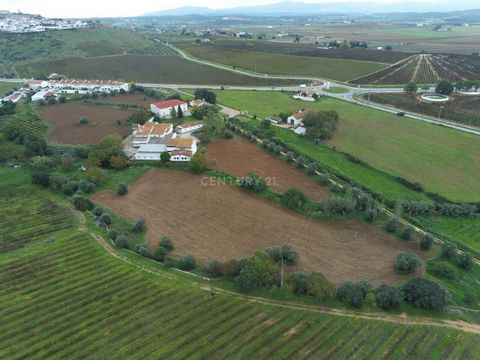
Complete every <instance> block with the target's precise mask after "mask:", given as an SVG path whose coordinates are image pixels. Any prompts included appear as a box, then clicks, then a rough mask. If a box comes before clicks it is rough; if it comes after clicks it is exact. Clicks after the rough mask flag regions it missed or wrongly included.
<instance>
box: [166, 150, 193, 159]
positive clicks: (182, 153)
mask: <svg viewBox="0 0 480 360" xmlns="http://www.w3.org/2000/svg"><path fill="white" fill-rule="evenodd" d="M192 156H193V153H192V152H191V151H190V150H175V151H172V152H171V153H170V161H190V159H191V158H192Z"/></svg>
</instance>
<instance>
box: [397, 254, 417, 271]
mask: <svg viewBox="0 0 480 360" xmlns="http://www.w3.org/2000/svg"><path fill="white" fill-rule="evenodd" d="M421 265H422V261H421V260H420V258H419V257H418V256H417V255H415V254H407V253H404V252H399V253H398V254H397V258H396V260H395V266H394V269H395V271H396V272H397V273H399V274H410V273H412V272H414V271H415V270H416V269H417V268H418V267H420V266H421Z"/></svg>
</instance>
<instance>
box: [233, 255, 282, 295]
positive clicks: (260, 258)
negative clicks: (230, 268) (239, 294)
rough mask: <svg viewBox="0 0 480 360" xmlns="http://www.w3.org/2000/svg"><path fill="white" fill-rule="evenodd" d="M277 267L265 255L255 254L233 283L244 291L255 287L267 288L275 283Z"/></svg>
mask: <svg viewBox="0 0 480 360" xmlns="http://www.w3.org/2000/svg"><path fill="white" fill-rule="evenodd" d="M277 276H278V265H277V264H275V262H273V260H272V259H271V258H270V256H268V255H267V254H266V253H263V252H256V253H255V254H254V255H253V256H252V257H250V258H248V259H247V260H246V261H245V263H244V265H243V267H242V269H241V270H240V273H239V274H238V276H237V277H236V278H235V282H236V283H237V285H238V286H239V287H240V289H242V290H244V291H248V290H252V289H254V288H256V287H268V286H271V285H273V284H275V283H276V281H277Z"/></svg>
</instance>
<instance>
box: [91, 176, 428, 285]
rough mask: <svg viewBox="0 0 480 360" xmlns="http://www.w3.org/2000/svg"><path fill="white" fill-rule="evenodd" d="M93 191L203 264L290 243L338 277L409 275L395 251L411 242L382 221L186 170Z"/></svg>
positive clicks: (302, 265) (311, 263)
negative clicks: (317, 208)
mask: <svg viewBox="0 0 480 360" xmlns="http://www.w3.org/2000/svg"><path fill="white" fill-rule="evenodd" d="M92 198H93V200H94V201H96V202H97V203H98V204H101V205H102V206H105V207H107V208H109V209H111V210H112V211H113V212H115V213H117V214H119V215H121V216H123V217H125V218H126V219H128V220H130V221H133V220H134V219H135V218H138V217H140V216H143V217H144V218H145V219H146V224H147V240H148V242H149V243H150V244H151V245H152V247H154V248H156V247H157V245H158V241H159V239H160V238H161V237H162V236H164V235H168V236H170V237H171V238H172V240H173V243H174V245H175V250H174V252H173V253H172V255H173V256H174V257H181V256H184V255H186V254H191V255H193V256H195V257H196V259H197V260H198V261H199V262H200V263H201V264H206V263H207V262H208V261H209V260H212V259H218V260H221V261H226V260H229V259H232V258H242V257H247V256H250V255H251V254H252V253H254V252H255V251H257V250H264V249H265V248H267V247H268V246H272V245H280V244H283V243H286V242H289V243H291V244H293V245H294V246H295V247H296V248H297V250H298V251H299V253H300V261H299V264H298V265H297V266H296V269H305V270H316V271H321V272H323V273H325V275H326V276H327V277H328V278H329V279H331V280H332V281H333V282H335V283H337V284H339V283H341V282H343V281H347V280H361V279H366V280H369V281H371V282H372V283H374V284H376V285H378V284H380V283H382V282H387V283H392V282H397V281H401V280H405V279H406V278H407V277H406V276H401V275H397V274H396V273H395V272H394V271H393V269H392V266H393V263H394V259H395V255H396V253H397V252H398V251H413V250H414V245H411V244H408V243H407V242H405V241H402V240H400V239H398V238H396V237H394V236H393V235H390V234H388V233H386V232H385V231H384V230H383V229H381V228H379V227H378V225H374V224H366V223H360V222H358V221H330V220H329V221H319V220H314V219H310V218H307V217H305V216H303V215H300V214H297V213H294V212H291V211H288V210H286V209H284V208H282V207H280V206H278V205H275V204H273V203H271V202H269V201H267V200H264V199H262V198H259V197H258V196H256V195H254V194H251V193H248V192H245V191H243V190H241V189H238V188H234V187H231V186H229V185H221V184H218V183H217V181H216V179H213V178H210V177H206V176H199V175H193V174H191V173H188V172H183V171H175V170H164V169H155V170H151V171H150V172H148V173H146V174H145V175H143V176H142V177H141V178H140V179H138V180H137V181H136V182H134V183H133V184H132V185H131V186H130V188H129V192H128V195H126V196H118V195H117V194H116V193H115V192H113V191H103V192H99V193H97V194H95V195H94V196H93V197H92ZM422 271H423V270H422ZM416 275H418V274H416Z"/></svg>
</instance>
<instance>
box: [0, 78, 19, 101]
mask: <svg viewBox="0 0 480 360" xmlns="http://www.w3.org/2000/svg"><path fill="white" fill-rule="evenodd" d="M22 85H23V84H22V83H12V82H5V81H0V97H2V96H4V95H5V94H6V93H7V92H8V91H10V90H12V89H14V88H19V87H21V86H22Z"/></svg>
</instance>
